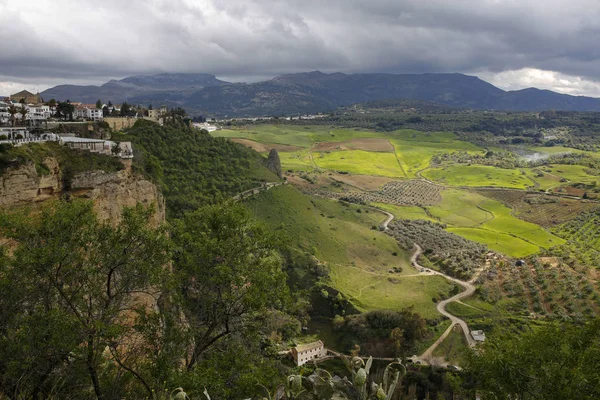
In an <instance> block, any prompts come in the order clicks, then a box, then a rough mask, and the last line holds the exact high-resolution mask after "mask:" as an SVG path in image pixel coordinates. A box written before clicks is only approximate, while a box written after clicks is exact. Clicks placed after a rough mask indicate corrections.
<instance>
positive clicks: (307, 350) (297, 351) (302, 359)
mask: <svg viewBox="0 0 600 400" xmlns="http://www.w3.org/2000/svg"><path fill="white" fill-rule="evenodd" d="M326 355H327V349H325V345H324V344H323V342H322V341H320V340H318V341H316V342H312V343H307V344H301V345H298V346H296V347H294V348H293V349H292V356H293V357H294V361H295V362H296V365H298V366H300V365H304V364H306V363H307V362H309V361H311V360H315V359H317V358H321V357H325V356H326Z"/></svg>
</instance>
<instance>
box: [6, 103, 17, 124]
mask: <svg viewBox="0 0 600 400" xmlns="http://www.w3.org/2000/svg"><path fill="white" fill-rule="evenodd" d="M6 111H7V112H8V113H9V114H10V120H11V121H12V126H15V124H16V121H17V118H16V115H17V114H18V113H19V109H18V108H17V107H16V106H15V105H14V104H11V105H10V106H8V109H7V110H6Z"/></svg>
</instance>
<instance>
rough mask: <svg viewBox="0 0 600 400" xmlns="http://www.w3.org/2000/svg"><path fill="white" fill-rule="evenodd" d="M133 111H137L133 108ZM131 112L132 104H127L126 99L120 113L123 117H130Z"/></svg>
mask: <svg viewBox="0 0 600 400" xmlns="http://www.w3.org/2000/svg"><path fill="white" fill-rule="evenodd" d="M133 111H135V110H133ZM131 112H132V109H131V106H130V105H129V104H127V102H126V101H124V102H123V104H121V111H120V112H119V115H120V116H121V117H129V116H130V113H131Z"/></svg>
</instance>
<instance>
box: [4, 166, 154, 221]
mask: <svg viewBox="0 0 600 400" xmlns="http://www.w3.org/2000/svg"><path fill="white" fill-rule="evenodd" d="M44 164H45V165H46V166H47V167H48V169H49V170H50V173H49V174H47V175H43V176H39V175H38V173H37V171H36V169H35V166H34V165H33V164H28V165H25V166H21V167H19V168H16V169H9V170H7V171H5V172H4V174H3V175H2V176H0V207H15V206H22V205H30V204H34V203H40V202H43V201H46V200H50V199H56V198H59V197H60V196H61V195H62V194H68V195H70V196H71V197H76V198H86V199H91V200H93V201H94V206H95V209H96V212H97V213H98V216H99V218H100V219H102V220H109V221H112V222H115V223H116V222H118V221H119V220H120V218H121V212H122V210H123V207H131V206H134V205H136V204H137V203H142V204H144V205H146V206H148V205H151V204H154V207H155V214H154V218H155V221H156V222H157V223H159V222H162V221H164V220H165V203H164V198H163V197H162V195H161V194H160V193H159V192H158V189H157V188H156V186H155V185H154V184H153V183H152V182H150V181H148V180H145V179H143V178H140V177H138V176H135V175H133V174H132V172H131V168H130V165H128V166H127V167H126V168H125V169H124V170H123V171H119V172H115V173H106V172H104V171H89V172H85V173H82V174H79V175H75V176H74V177H73V180H72V182H71V184H70V189H69V190H68V191H64V190H63V179H62V172H61V170H60V167H59V165H58V162H57V161H56V160H55V159H52V158H48V159H46V160H44Z"/></svg>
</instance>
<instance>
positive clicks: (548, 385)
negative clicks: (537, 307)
mask: <svg viewBox="0 0 600 400" xmlns="http://www.w3.org/2000/svg"><path fill="white" fill-rule="evenodd" d="M598 365H600V320H595V321H593V322H590V323H588V324H586V325H571V324H564V325H559V324H552V325H548V326H544V327H541V328H535V330H530V331H527V332H519V333H515V332H509V331H505V332H502V333H500V334H497V335H495V336H492V337H490V338H488V340H487V341H486V342H485V343H484V345H483V346H482V347H481V349H479V350H478V351H476V352H474V353H472V354H471V355H470V357H469V360H468V364H467V366H466V371H467V372H470V373H471V374H472V375H473V376H474V377H475V378H476V387H477V389H478V390H479V391H481V392H482V398H486V399H498V400H507V399H519V400H527V399H590V400H591V399H598V398H600V370H599V369H598Z"/></svg>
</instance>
